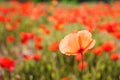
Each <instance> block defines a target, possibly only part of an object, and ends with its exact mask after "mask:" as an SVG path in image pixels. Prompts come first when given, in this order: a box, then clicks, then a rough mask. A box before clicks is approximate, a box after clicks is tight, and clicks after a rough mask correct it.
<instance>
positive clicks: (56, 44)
mask: <svg viewBox="0 0 120 80" xmlns="http://www.w3.org/2000/svg"><path fill="white" fill-rule="evenodd" d="M48 49H49V50H50V51H57V50H59V42H53V43H52V44H51V45H50V46H49V48H48Z"/></svg>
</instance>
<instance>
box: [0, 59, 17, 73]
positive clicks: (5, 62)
mask: <svg viewBox="0 0 120 80" xmlns="http://www.w3.org/2000/svg"><path fill="white" fill-rule="evenodd" d="M0 66H1V67H2V68H5V69H7V70H8V71H13V70H14V68H15V61H13V60H12V59H10V58H8V57H0Z"/></svg>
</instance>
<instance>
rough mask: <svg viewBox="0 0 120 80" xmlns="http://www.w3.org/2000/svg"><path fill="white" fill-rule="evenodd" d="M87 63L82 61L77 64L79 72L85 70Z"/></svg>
mask: <svg viewBox="0 0 120 80" xmlns="http://www.w3.org/2000/svg"><path fill="white" fill-rule="evenodd" d="M87 65H88V64H87V62H86V61H83V62H80V63H79V64H78V68H79V69H80V70H83V69H85V68H87Z"/></svg>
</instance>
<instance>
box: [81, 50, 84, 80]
mask: <svg viewBox="0 0 120 80" xmlns="http://www.w3.org/2000/svg"><path fill="white" fill-rule="evenodd" d="M81 56H82V74H81V76H82V77H81V80H83V61H84V58H83V57H84V56H83V53H82V52H81Z"/></svg>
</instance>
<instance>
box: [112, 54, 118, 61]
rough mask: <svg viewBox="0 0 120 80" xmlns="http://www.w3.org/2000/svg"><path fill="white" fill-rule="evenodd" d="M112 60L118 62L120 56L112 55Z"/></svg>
mask: <svg viewBox="0 0 120 80" xmlns="http://www.w3.org/2000/svg"><path fill="white" fill-rule="evenodd" d="M110 58H111V59H112V60H114V61H117V60H118V59H119V54H118V53H112V54H110Z"/></svg>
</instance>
